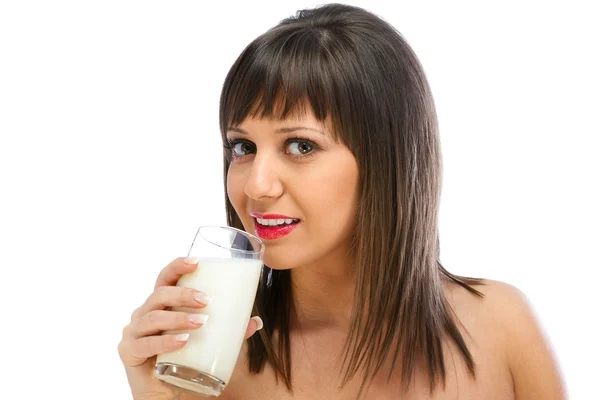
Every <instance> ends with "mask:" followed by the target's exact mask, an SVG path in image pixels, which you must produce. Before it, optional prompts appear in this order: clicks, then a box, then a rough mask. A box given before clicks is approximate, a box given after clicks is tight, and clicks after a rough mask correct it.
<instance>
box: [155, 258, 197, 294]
mask: <svg viewBox="0 0 600 400" xmlns="http://www.w3.org/2000/svg"><path fill="white" fill-rule="evenodd" d="M197 267H198V259H197V258H192V257H189V258H185V257H179V258H176V259H175V260H173V261H171V263H169V265H167V266H166V267H164V268H163V269H162V271H160V274H158V278H156V284H155V285H154V289H156V288H159V287H161V286H173V285H175V284H176V283H177V281H178V280H179V278H181V276H182V275H184V274H189V273H190V272H192V271H194V270H195V269H196V268H197Z"/></svg>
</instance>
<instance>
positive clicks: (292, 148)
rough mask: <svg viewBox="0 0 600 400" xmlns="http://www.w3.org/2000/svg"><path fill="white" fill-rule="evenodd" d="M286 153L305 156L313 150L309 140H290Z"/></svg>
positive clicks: (313, 147)
mask: <svg viewBox="0 0 600 400" xmlns="http://www.w3.org/2000/svg"><path fill="white" fill-rule="evenodd" d="M287 148H288V152H289V153H290V154H292V155H294V156H299V157H302V156H306V155H308V154H309V153H310V152H312V151H313V150H314V149H315V146H314V144H313V143H312V142H311V141H309V140H298V139H294V140H290V141H289V142H288V145H287Z"/></svg>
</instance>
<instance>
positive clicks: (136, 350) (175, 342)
mask: <svg viewBox="0 0 600 400" xmlns="http://www.w3.org/2000/svg"><path fill="white" fill-rule="evenodd" d="M188 338H189V334H188V333H179V334H173V335H162V336H146V337H143V338H140V339H137V340H134V341H130V342H128V343H125V344H124V345H123V346H122V347H121V349H120V353H121V359H122V360H123V363H124V364H125V365H126V366H129V367H134V366H138V365H140V364H142V363H143V362H145V361H146V360H147V359H148V358H150V357H154V356H156V355H158V354H162V353H166V352H169V351H173V350H177V349H180V348H181V347H183V346H184V345H185V343H186V342H187V340H188Z"/></svg>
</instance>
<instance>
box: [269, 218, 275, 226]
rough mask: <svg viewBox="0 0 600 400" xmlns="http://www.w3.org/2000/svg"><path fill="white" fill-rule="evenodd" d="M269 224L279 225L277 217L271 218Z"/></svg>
mask: <svg viewBox="0 0 600 400" xmlns="http://www.w3.org/2000/svg"><path fill="white" fill-rule="evenodd" d="M269 225H270V226H275V225H277V220H276V219H270V220H269Z"/></svg>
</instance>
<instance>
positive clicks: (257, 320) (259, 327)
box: [250, 317, 263, 331]
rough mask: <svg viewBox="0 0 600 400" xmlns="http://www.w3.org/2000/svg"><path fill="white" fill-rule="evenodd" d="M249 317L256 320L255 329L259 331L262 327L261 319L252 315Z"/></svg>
mask: <svg viewBox="0 0 600 400" xmlns="http://www.w3.org/2000/svg"><path fill="white" fill-rule="evenodd" d="M250 319H253V320H254V321H256V330H257V331H260V330H261V329H262V328H263V320H262V319H261V318H260V317H252V318H250Z"/></svg>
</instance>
